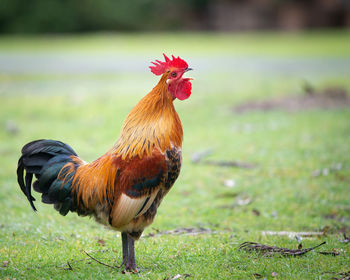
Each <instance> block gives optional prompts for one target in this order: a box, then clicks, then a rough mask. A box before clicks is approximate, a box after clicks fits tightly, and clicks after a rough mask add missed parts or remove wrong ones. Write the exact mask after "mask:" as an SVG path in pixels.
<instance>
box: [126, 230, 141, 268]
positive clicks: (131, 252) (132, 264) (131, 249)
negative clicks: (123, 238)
mask: <svg viewBox="0 0 350 280" xmlns="http://www.w3.org/2000/svg"><path fill="white" fill-rule="evenodd" d="M127 240H128V258H127V261H126V264H125V272H133V273H138V272H139V269H138V268H137V266H136V261H135V240H134V238H132V237H131V236H130V235H127Z"/></svg>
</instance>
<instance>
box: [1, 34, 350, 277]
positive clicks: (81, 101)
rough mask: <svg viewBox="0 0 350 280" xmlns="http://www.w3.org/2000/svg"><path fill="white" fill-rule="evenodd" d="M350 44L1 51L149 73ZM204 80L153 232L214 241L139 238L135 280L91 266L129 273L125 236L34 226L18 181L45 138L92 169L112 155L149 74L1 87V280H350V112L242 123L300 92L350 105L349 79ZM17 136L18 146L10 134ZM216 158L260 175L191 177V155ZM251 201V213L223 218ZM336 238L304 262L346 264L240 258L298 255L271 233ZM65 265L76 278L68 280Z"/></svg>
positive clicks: (122, 43) (344, 40)
mask: <svg viewBox="0 0 350 280" xmlns="http://www.w3.org/2000/svg"><path fill="white" fill-rule="evenodd" d="M349 37H350V36H348V34H347V33H345V32H325V33H322V32H316V33H303V34H275V33H268V34H238V35H231V34H194V35H192V34H155V35H152V34H141V35H138V34H134V35H129V34H119V35H113V34H107V35H106V34H105V35H84V36H78V37H75V36H69V37H60V36H59V37H55V38H54V40H53V38H52V37H50V36H49V37H3V38H0V54H6V53H14V54H21V53H24V52H25V53H28V54H32V55H36V54H38V53H39V54H40V53H41V52H44V53H53V54H54V53H56V52H59V53H63V54H64V53H67V54H68V53H80V51H82V52H83V53H85V54H88V55H91V56H94V55H99V54H100V53H103V54H105V53H107V54H108V53H116V54H118V55H119V54H120V55H125V56H126V58H128V57H132V56H133V55H134V54H136V55H143V56H145V57H147V58H150V59H153V58H158V57H159V55H160V53H161V52H162V51H167V52H169V53H170V52H172V51H173V52H174V54H181V55H182V56H184V58H185V59H188V60H191V56H194V57H199V58H215V57H219V56H223V57H225V56H229V57H231V56H237V55H238V56H242V57H248V58H251V57H254V56H255V55H258V56H263V57H267V58H274V59H276V58H282V59H283V58H292V59H304V58H322V57H327V58H328V59H335V60H337V59H344V60H346V59H348V57H349V51H348V50H349V49H350V40H349ZM144 42H149V43H148V44H144ZM320 46H321V47H320ZM116 63H117V62H116ZM349 69H350V68H349ZM198 70H199V71H197V72H195V71H194V72H193V73H192V74H191V75H192V76H194V77H195V78H196V80H195V81H194V82H193V93H192V96H191V98H190V99H188V100H186V101H183V102H179V101H176V105H175V106H176V108H177V111H178V113H179V115H180V117H181V120H182V123H183V126H184V134H185V140H184V143H183V168H182V171H181V175H180V177H179V179H178V180H177V182H176V184H175V185H174V187H173V189H172V190H171V192H170V193H169V194H168V195H167V197H166V198H165V199H164V201H163V203H162V205H161V207H160V208H159V211H158V214H157V217H156V219H155V222H154V223H153V225H152V226H151V227H150V228H148V229H147V230H146V231H145V233H144V235H147V234H149V233H152V232H155V229H158V230H161V231H165V230H172V229H176V228H181V227H200V226H202V227H205V228H209V229H211V230H212V231H214V233H212V234H202V235H195V236H188V235H162V236H156V237H152V238H141V240H140V241H139V242H137V244H136V257H137V261H138V265H139V266H140V267H141V269H142V272H141V273H140V274H138V275H122V274H121V270H113V269H110V268H108V267H105V266H102V265H100V264H97V263H96V262H93V261H91V260H88V259H86V258H87V256H86V255H85V254H84V253H83V250H86V251H87V252H90V253H91V254H92V255H93V256H94V257H96V258H98V259H99V260H101V261H103V262H105V263H108V264H115V263H119V262H120V261H121V240H120V235H119V233H117V232H114V231H111V230H108V229H105V228H103V227H102V226H100V225H99V224H96V223H95V222H94V221H93V220H90V219H89V218H81V217H78V216H76V215H75V214H68V215H67V216H66V217H62V216H60V215H59V214H58V213H57V212H56V211H55V210H54V209H52V207H51V206H48V205H43V204H41V203H40V202H37V203H36V205H37V207H38V210H39V211H38V213H33V212H32V211H31V209H30V206H29V204H28V202H27V201H26V198H25V197H24V196H23V194H22V193H21V191H20V189H19V187H18V185H17V183H16V176H15V170H16V165H17V160H18V157H19V154H20V149H21V147H22V146H23V145H24V144H25V143H27V142H28V141H30V140H34V139H39V138H51V139H57V140H62V141H64V142H66V143H69V144H70V145H71V146H72V147H73V148H74V149H75V150H76V152H77V153H78V154H79V155H80V156H81V157H82V158H84V159H85V160H88V161H90V160H93V159H95V158H97V157H98V156H99V155H101V154H103V153H104V152H105V151H106V150H107V149H108V148H109V147H110V146H111V145H113V144H114V142H115V141H116V140H117V137H118V134H119V129H120V127H121V124H122V122H123V119H124V118H125V116H126V114H127V113H128V112H129V110H130V109H131V108H132V106H133V105H134V104H135V103H136V102H137V101H138V100H139V99H140V98H141V97H142V96H143V95H144V94H146V93H147V92H148V91H149V90H150V89H151V88H152V86H153V85H154V84H155V83H156V81H157V78H156V77H155V76H153V75H152V74H151V73H150V72H149V71H148V69H146V68H145V72H144V73H143V74H140V73H136V74H134V73H126V74H119V73H112V72H111V73H107V74H106V73H103V74H99V73H88V74H84V73H77V74H69V75H68V74H62V73H61V74H60V73H58V74H56V73H52V74H50V73H37V74H31V73H17V74H16V73H2V74H0V141H1V142H0V207H1V210H2V212H1V215H0V278H1V279H7V278H8V279H12V278H16V279H167V278H172V277H174V276H175V275H177V274H181V275H185V274H190V275H191V276H192V277H191V278H189V279H254V277H255V276H254V275H257V274H260V275H262V276H263V277H266V278H267V279H330V278H331V277H333V276H337V275H336V274H335V273H340V272H346V271H349V270H350V265H349V264H350V253H349V250H350V249H349V246H350V245H349V243H348V244H344V243H341V242H340V241H339V239H341V238H342V236H341V234H340V230H341V229H345V230H346V231H347V233H348V235H350V232H349V231H350V208H349V207H350V206H349V201H350V194H349V183H350V172H349V169H350V157H349V154H350V125H349V120H350V110H349V109H333V110H321V109H318V110H311V111H302V112H295V113H286V112H283V111H272V112H252V113H246V114H240V115H239V114H235V113H234V112H233V111H232V107H233V106H235V105H237V104H240V103H242V102H245V101H248V100H252V99H259V100H262V99H266V98H272V97H276V96H283V95H287V94H289V93H300V92H301V85H302V82H303V79H304V78H306V79H308V80H309V81H310V82H311V83H312V84H313V85H314V86H315V87H316V88H319V89H322V88H324V87H326V86H330V85H331V86H334V85H337V86H341V87H344V88H346V89H347V90H348V91H349V90H350V80H349V79H348V77H349V72H350V70H348V72H346V73H344V74H343V75H335V74H332V71H328V72H326V73H324V72H318V71H317V70H316V71H315V72H313V73H309V74H310V75H309V76H307V77H301V76H299V75H298V73H294V74H292V75H281V74H280V73H279V71H278V69H276V73H275V74H274V73H271V74H269V75H265V73H256V72H252V73H249V72H245V73H242V74H239V69H238V70H237V69H235V70H234V71H235V73H238V74H235V75H232V73H230V72H222V71H221V70H220V69H212V70H211V72H208V71H207V72H205V71H203V72H201V71H200V69H198ZM11 123H12V124H13V123H14V124H15V126H17V128H18V132H17V133H10V132H9V130H8V129H5V128H6V127H7V126H11ZM206 149H213V151H214V152H213V154H212V155H211V156H210V159H212V160H237V161H243V162H251V163H255V164H256V165H257V167H256V168H254V169H249V170H245V169H237V168H223V167H218V166H206V165H199V164H198V165H196V164H193V163H192V162H191V155H192V154H193V153H195V152H199V151H203V150H206ZM338 163H340V164H341V169H340V170H338V171H335V172H331V173H330V174H328V175H322V176H318V177H313V176H312V173H313V172H314V171H315V170H318V169H322V168H329V167H331V166H332V165H334V164H338ZM228 179H232V180H234V181H235V183H236V184H235V186H234V187H233V188H228V187H226V186H225V185H224V183H223V182H224V181H225V180H228ZM230 194H231V196H230ZM234 194H237V197H233V196H232V195H234ZM35 196H36V197H37V198H38V200H40V197H39V196H38V195H35ZM244 198H249V199H250V200H251V203H249V204H247V205H241V206H239V205H237V206H235V207H233V208H230V207H227V206H231V205H233V204H234V203H235V202H237V201H238V200H239V199H244ZM253 210H258V211H259V212H260V215H259V216H257V215H255V214H254V211H253ZM255 213H256V211H255ZM330 217H333V218H330ZM326 227H328V234H327V235H326V236H323V237H321V238H305V239H303V240H302V244H303V246H304V247H305V248H306V247H310V246H314V245H317V244H319V243H321V242H322V241H326V242H327V244H326V245H324V246H323V247H321V248H320V249H318V250H321V251H331V250H333V249H334V250H336V251H338V252H340V255H338V256H335V257H334V256H329V255H321V254H319V253H317V252H316V251H313V252H310V253H308V254H307V255H305V256H303V257H295V258H293V257H292V258H281V257H277V256H274V257H261V256H259V255H256V254H248V253H246V252H242V251H239V250H238V245H239V244H240V243H242V242H244V241H256V242H260V243H264V244H269V245H275V246H281V247H289V248H297V246H298V242H297V241H296V240H295V238H289V237H288V236H280V237H276V236H264V235H262V233H261V231H263V230H274V231H322V230H323V229H324V228H326ZM99 240H104V241H105V244H104V246H103V245H101V244H100V243H101V242H99ZM7 261H8V262H9V263H8V265H7V266H6V267H3V264H4V262H7ZM67 261H68V262H69V263H70V264H71V266H72V268H73V270H65V269H63V266H64V265H65V264H67ZM65 267H67V266H65ZM328 272H333V274H330V273H328ZM273 275H275V276H273ZM338 277H340V276H338Z"/></svg>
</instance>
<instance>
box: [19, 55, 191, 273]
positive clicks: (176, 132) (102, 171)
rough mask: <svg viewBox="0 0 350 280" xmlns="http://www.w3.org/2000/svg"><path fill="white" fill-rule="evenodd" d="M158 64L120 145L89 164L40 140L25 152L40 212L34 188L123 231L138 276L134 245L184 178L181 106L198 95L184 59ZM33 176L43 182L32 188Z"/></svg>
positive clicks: (58, 205)
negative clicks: (153, 82) (156, 78)
mask: <svg viewBox="0 0 350 280" xmlns="http://www.w3.org/2000/svg"><path fill="white" fill-rule="evenodd" d="M163 55H164V59H165V61H159V60H156V61H155V62H152V64H153V65H152V66H150V67H149V68H150V70H151V72H152V73H153V74H155V75H158V76H160V75H161V78H160V80H159V82H158V84H157V85H156V86H155V87H154V88H153V89H152V90H151V92H150V93H148V94H147V95H146V96H145V97H144V98H142V99H141V100H140V101H139V102H138V104H137V105H136V106H135V107H134V108H133V109H132V110H131V111H130V113H129V115H128V116H127V118H126V120H125V121H124V124H123V127H122V130H121V133H120V138H119V139H118V140H117V142H116V144H115V145H114V146H113V147H112V148H111V149H110V150H109V151H108V152H107V153H106V154H104V155H103V156H101V157H99V158H98V159H97V160H95V161H93V162H91V163H87V162H85V161H83V160H82V159H81V158H79V157H78V155H77V154H76V153H75V151H74V150H73V149H72V148H71V147H70V146H69V145H67V144H64V143H62V142H60V141H54V140H37V141H33V142H30V143H28V144H26V145H25V146H24V147H23V148H22V156H21V157H20V159H19V161H18V167H17V180H18V184H19V186H20V187H21V190H22V191H23V193H24V194H25V195H26V197H27V199H28V201H29V203H30V205H31V207H32V208H33V210H34V211H36V208H35V206H34V203H33V201H35V198H34V197H33V196H32V194H31V191H32V187H33V189H34V190H35V191H37V192H39V193H41V194H42V195H41V200H42V202H43V203H47V204H53V205H54V208H55V209H56V210H57V211H58V212H59V213H60V214H61V215H63V216H65V215H67V213H68V212H69V211H71V212H76V213H77V214H78V215H79V216H92V217H94V218H95V219H96V221H97V222H99V223H101V224H103V225H106V226H109V227H111V228H113V229H115V230H118V231H120V232H121V237H122V247H123V261H122V265H124V266H125V270H124V271H128V272H135V273H136V272H138V268H137V266H136V261H135V249H134V242H135V240H138V239H139V238H140V237H141V235H142V232H143V230H144V229H145V228H146V227H147V226H149V225H150V224H151V223H152V222H153V219H154V217H155V215H156V213H157V208H158V207H159V205H160V203H161V201H162V199H163V197H164V196H165V195H166V194H167V193H168V191H169V190H170V188H171V187H172V185H173V184H174V182H175V180H176V179H177V177H178V176H179V173H180V168H181V162H182V157H181V147H182V139H183V130H182V124H181V121H180V118H179V116H178V114H177V112H176V111H175V108H174V105H173V101H174V100H175V99H179V100H185V99H187V98H189V97H190V95H191V90H192V84H191V82H190V80H192V78H185V77H184V76H183V75H184V73H185V72H187V71H189V70H192V69H191V68H189V67H188V64H187V63H186V61H184V60H183V59H181V58H180V57H174V56H172V58H171V59H170V58H168V57H167V56H166V55H165V54H163ZM33 175H34V176H35V177H36V180H35V182H34V183H33V184H32V180H33Z"/></svg>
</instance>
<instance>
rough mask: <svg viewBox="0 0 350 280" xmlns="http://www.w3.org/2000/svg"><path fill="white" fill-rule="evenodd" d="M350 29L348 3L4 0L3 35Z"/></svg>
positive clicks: (334, 0)
mask: <svg viewBox="0 0 350 280" xmlns="http://www.w3.org/2000/svg"><path fill="white" fill-rule="evenodd" d="M340 27H347V28H349V27H350V3H349V1H347V0H332V1H329V0H309V1H304V0H248V1H244V0H231V1H229V0H219V1H215V0H178V1H169V0H166V1H156V0H137V1H132V2H130V1H127V0H118V1H113V0H101V1H94V0H84V1H78V0H73V1H66V0H62V1H60V0H32V1H23V0H3V1H2V2H1V5H0V32H1V33H42V32H44V33H62V32H65V33H67V32H91V31H101V30H103V31H181V30H182V31H183V30H191V31H208V30H210V31H247V30H267V29H268V30H303V29H309V28H340Z"/></svg>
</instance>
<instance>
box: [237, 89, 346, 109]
mask: <svg viewBox="0 0 350 280" xmlns="http://www.w3.org/2000/svg"><path fill="white" fill-rule="evenodd" d="M345 107H350V97H349V94H348V93H347V91H346V90H345V89H344V88H340V87H329V88H325V89H324V90H321V91H316V90H315V89H313V88H312V87H311V86H309V85H306V86H304V94H301V95H300V94H299V95H296V94H294V95H288V96H284V97H279V98H275V99H270V100H263V101H251V102H247V103H244V104H241V105H238V106H236V107H234V109H233V110H234V111H235V112H236V113H246V112H250V111H272V110H282V111H286V112H296V111H304V110H312V109H337V108H345Z"/></svg>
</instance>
